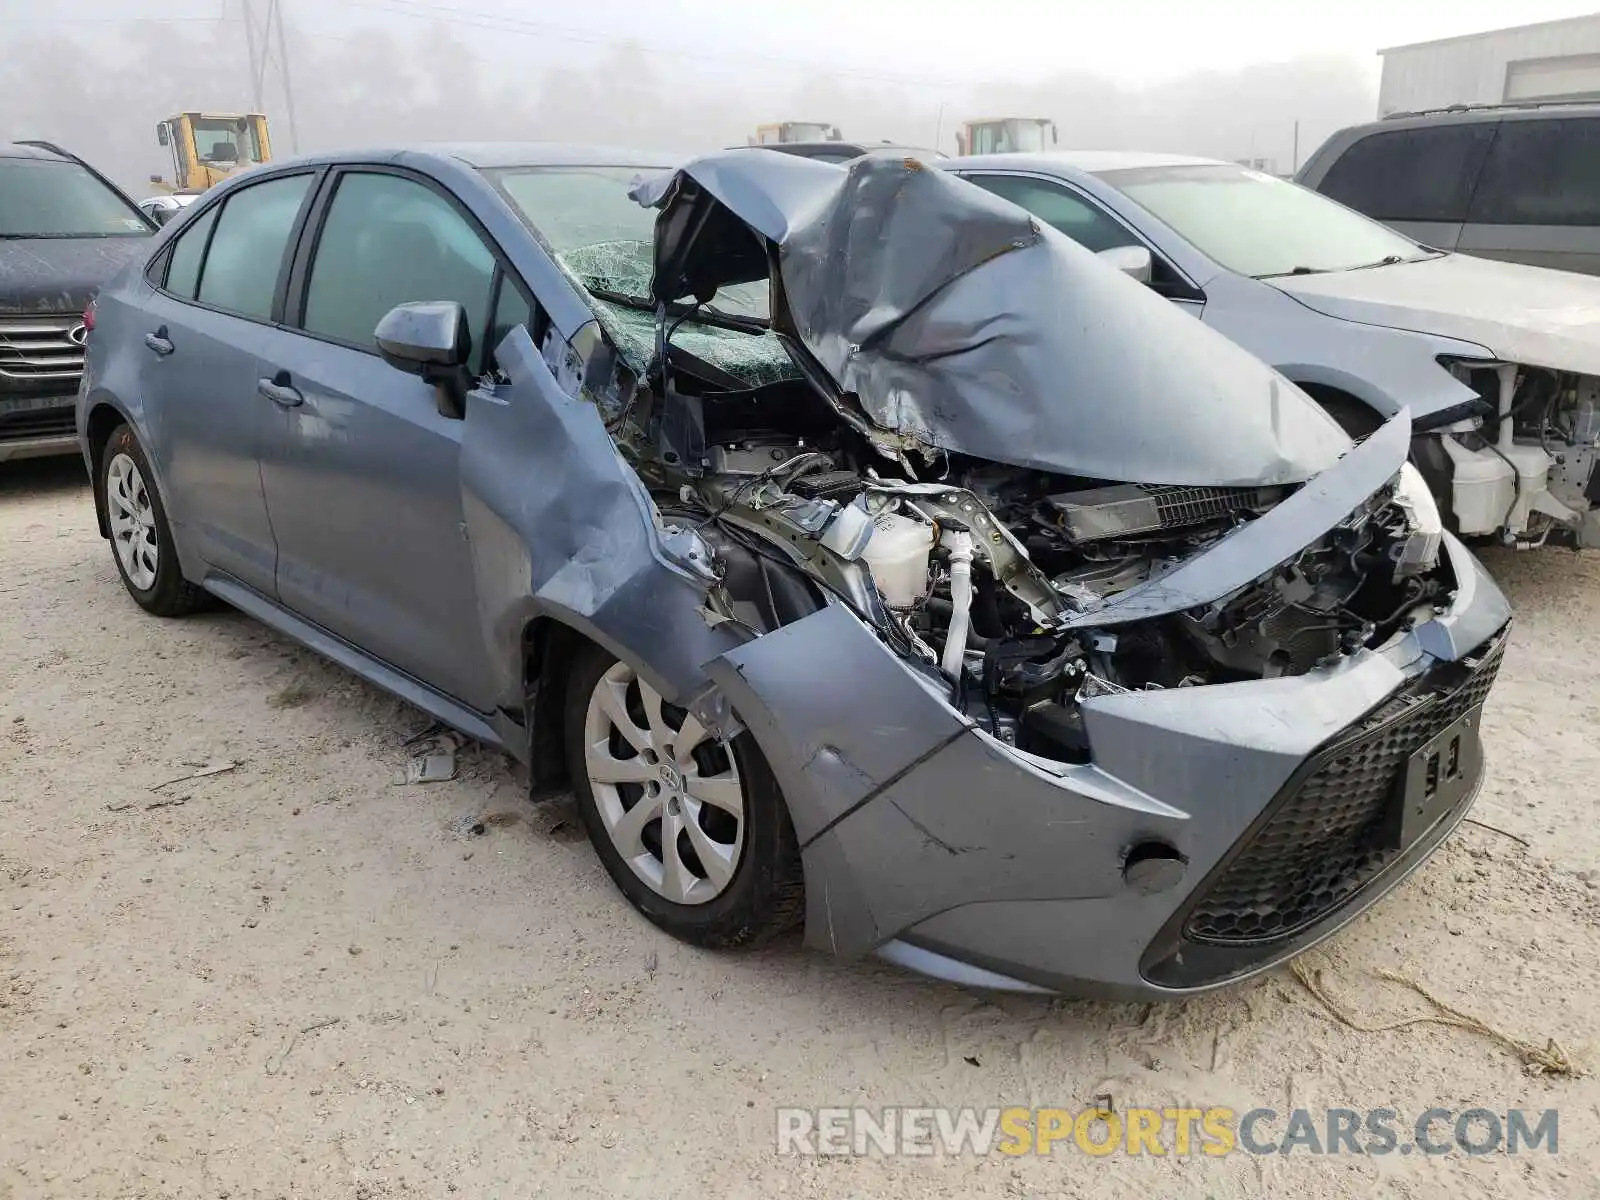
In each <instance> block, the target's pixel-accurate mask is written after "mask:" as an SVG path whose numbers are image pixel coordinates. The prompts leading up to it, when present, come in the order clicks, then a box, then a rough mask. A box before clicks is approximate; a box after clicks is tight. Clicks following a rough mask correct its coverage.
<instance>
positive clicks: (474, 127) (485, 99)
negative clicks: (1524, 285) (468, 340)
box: [0, 0, 1600, 189]
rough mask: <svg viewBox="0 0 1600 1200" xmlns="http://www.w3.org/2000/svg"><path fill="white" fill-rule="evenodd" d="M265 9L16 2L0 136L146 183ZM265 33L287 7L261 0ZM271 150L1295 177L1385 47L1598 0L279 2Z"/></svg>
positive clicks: (1356, 107) (6, 0) (1356, 116)
mask: <svg viewBox="0 0 1600 1200" xmlns="http://www.w3.org/2000/svg"><path fill="white" fill-rule="evenodd" d="M246 2H247V0H68V2H67V3H61V4H51V3H49V0H0V51H5V52H6V53H0V138H6V139H8V140H9V139H10V138H16V137H47V138H54V139H57V140H59V141H61V142H62V144H64V145H68V146H71V147H73V148H74V149H75V150H77V151H78V152H79V153H82V154H85V155H86V156H87V157H89V158H90V159H91V160H92V161H95V162H97V163H100V164H102V166H103V167H104V169H106V170H107V171H109V172H110V173H111V174H112V175H113V176H114V177H115V178H117V179H118V180H119V181H121V182H123V183H124V184H125V185H126V186H128V187H130V188H135V189H141V188H143V187H145V186H146V185H147V184H148V183H149V178H150V176H151V175H152V174H155V173H158V172H160V171H161V170H163V168H164V167H166V166H168V164H167V162H166V155H167V152H166V151H163V150H161V148H160V147H159V146H158V145H157V143H156V139H155V137H154V134H153V130H154V128H155V123H156V122H157V121H158V120H160V119H162V118H163V117H165V116H167V115H169V114H171V113H173V112H179V111H195V110H197V111H211V112H217V111H223V112H226V111H230V110H232V111H246V110H248V109H250V108H252V107H254V106H255V105H256V104H257V96H256V95H255V93H254V89H253V87H252V83H251V78H250V72H249V70H248V68H247V62H248V55H247V53H246V46H245V43H246V39H245V33H244V29H245V27H244V24H243V22H242V20H241V19H240V18H241V14H242V11H243V7H244V4H245V3H246ZM248 2H249V3H251V4H253V6H254V11H255V13H256V17H257V20H258V21H259V20H260V19H262V18H263V17H264V15H265V13H266V10H267V7H268V3H269V0H248ZM280 3H281V4H282V5H283V10H284V12H285V14H286V22H285V23H286V25H287V29H288V42H289V46H290V55H289V57H290V61H291V65H292V69H293V72H292V73H293V75H294V80H295V82H294V88H293V99H294V103H293V109H294V112H295V114H296V115H297V117H298V120H295V121H291V120H289V119H288V118H289V117H290V108H291V105H290V99H291V96H290V93H289V92H288V91H286V90H285V89H284V86H283V77H282V75H281V73H280V72H278V71H277V69H276V65H275V64H274V65H272V66H271V67H270V68H269V69H268V70H267V72H266V74H265V75H264V76H263V80H264V90H263V91H262V93H261V94H260V97H259V105H260V107H261V108H262V110H263V111H265V112H266V113H267V115H268V116H269V118H270V119H271V122H272V131H273V147H274V151H275V153H276V155H277V156H278V157H284V156H285V155H286V154H288V153H292V152H293V151H294V150H295V149H296V148H298V149H300V150H320V149H332V148H336V147H349V146H354V145H373V144H389V145H394V144H402V143H410V142H416V141H419V140H439V141H463V140H483V139H517V140H561V141H580V142H598V143H605V144H613V145H625V146H634V147H639V148H641V149H649V150H659V151H670V152H673V153H682V154H692V153H699V152H703V151H705V150H708V149H713V148H718V147H721V146H727V145H733V144H738V143H742V142H743V141H744V140H745V139H746V138H747V137H748V136H749V135H750V133H751V132H752V131H753V130H754V128H755V127H756V126H757V125H758V124H760V123H762V122H767V121H775V120H822V121H832V122H835V123H837V124H838V125H839V126H840V127H841V128H842V129H843V131H844V133H845V135H846V136H847V137H850V138H859V139H864V140H877V139H885V140H890V141H895V142H899V143H903V144H908V145H912V146H923V147H929V146H931V147H935V148H938V149H941V150H944V151H946V152H950V151H953V150H954V149H955V129H956V126H957V124H958V123H959V122H960V121H961V120H964V119H970V118H974V117H981V116H1005V115H1013V116H1022V115H1036V116H1043V117H1050V118H1053V119H1054V120H1055V121H1056V122H1057V124H1058V126H1059V128H1060V133H1061V145H1062V146H1063V147H1075V148H1081V149H1108V148H1109V149H1122V150H1162V151H1176V152H1181V153H1191V154H1202V155H1208V156H1212V157H1217V158H1227V159H1236V158H1249V159H1252V160H1255V159H1260V160H1261V161H1262V162H1263V163H1264V164H1265V165H1266V167H1267V169H1269V170H1275V171H1280V172H1285V173H1287V172H1290V171H1292V170H1293V169H1294V168H1295V167H1296V166H1297V165H1298V163H1300V162H1301V161H1303V159H1304V156H1305V155H1307V154H1309V153H1310V152H1311V150H1313V149H1314V148H1315V147H1316V146H1318V145H1319V144H1321V142H1322V140H1323V139H1324V138H1326V137H1327V136H1328V135H1329V134H1330V133H1332V132H1333V131H1334V130H1336V129H1339V128H1341V127H1343V126H1345V125H1350V124H1354V123H1358V122H1361V121H1367V120H1371V119H1373V118H1374V117H1376V116H1377V101H1378V76H1379V71H1380V62H1379V60H1378V58H1377V51H1378V50H1379V49H1381V48H1383V47H1387V46H1393V45H1400V44H1404V43H1406V42H1412V41H1422V40H1428V39H1432V38H1440V37H1450V36H1455V35H1459V34H1463V33H1473V32H1479V31H1484V30H1490V29H1496V28H1501V27H1504V26H1507V25H1511V24H1516V23H1527V22H1532V21H1538V20H1551V19H1555V18H1559V17H1569V16H1577V15H1580V14H1582V13H1584V12H1587V11H1592V10H1593V9H1594V8H1595V7H1596V6H1597V5H1600V0H1523V2H1522V3H1520V4H1513V3H1511V2H1510V0H1334V2H1332V3H1324V4H1307V3H1304V2H1303V0H1211V2H1210V3H1206V0H1096V2H1094V3H1086V2H1084V0H1053V2H1051V0H800V2H797V0H788V2H785V3H778V2H776V0H574V2H569V3H563V4H559V5H558V4H553V3H549V2H545V3H529V0H280Z"/></svg>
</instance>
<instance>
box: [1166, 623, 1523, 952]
mask: <svg viewBox="0 0 1600 1200" xmlns="http://www.w3.org/2000/svg"><path fill="white" fill-rule="evenodd" d="M1504 652H1505V635H1504V634H1503V633H1502V634H1501V635H1500V637H1499V638H1498V639H1497V640H1496V642H1495V643H1494V644H1493V645H1492V646H1490V647H1489V648H1487V649H1486V650H1485V651H1484V652H1483V653H1482V654H1481V655H1479V656H1478V657H1477V658H1476V659H1474V660H1470V661H1468V662H1463V663H1442V664H1439V665H1438V666H1436V667H1435V668H1434V669H1433V670H1432V671H1430V672H1429V673H1428V674H1427V675H1425V676H1423V678H1422V679H1421V680H1419V681H1417V683H1415V684H1413V685H1412V686H1410V687H1408V688H1406V689H1405V690H1403V691H1401V692H1399V693H1396V694H1395V695H1394V696H1391V697H1390V698H1389V699H1388V700H1387V701H1385V702H1384V703H1383V704H1381V705H1379V706H1378V708H1376V709H1375V710H1373V711H1372V712H1371V713H1368V714H1367V716H1365V717H1363V718H1362V719H1361V721H1359V722H1358V723H1357V724H1356V725H1355V726H1354V727H1353V728H1352V729H1350V730H1348V731H1346V732H1345V733H1343V734H1341V735H1340V736H1339V737H1338V738H1337V739H1336V740H1335V741H1334V742H1333V743H1332V744H1330V745H1328V746H1326V747H1324V748H1323V749H1322V750H1320V751H1318V752H1317V753H1316V754H1315V755H1313V756H1312V758H1311V759H1310V760H1309V761H1308V762H1307V763H1306V765H1305V766H1304V767H1302V768H1301V770H1300V771H1299V772H1298V773H1297V774H1296V776H1295V778H1294V779H1292V780H1291V781H1290V783H1289V785H1288V786H1287V787H1286V788H1285V789H1284V792H1283V794H1281V795H1280V796H1279V797H1278V798H1277V799H1276V800H1275V801H1274V803H1273V804H1272V806H1271V807H1270V808H1269V810H1268V814H1267V816H1266V818H1265V819H1264V821H1263V822H1262V823H1261V825H1260V826H1259V827H1258V828H1257V829H1256V831H1255V832H1254V833H1253V834H1250V835H1247V837H1246V842H1245V845H1244V848H1243V849H1242V850H1241V851H1240V852H1239V853H1238V854H1237V855H1236V856H1235V857H1234V859H1233V860H1232V861H1231V862H1230V863H1229V864H1228V865H1227V866H1226V867H1225V868H1224V869H1223V871H1222V873H1221V874H1220V876H1218V877H1217V879H1216V881H1215V883H1213V884H1211V885H1210V886H1209V887H1207V888H1206V889H1205V891H1204V892H1203V894H1202V895H1201V898H1200V899H1199V901H1198V902H1197V903H1196V904H1195V905H1194V907H1193V908H1192V909H1191V910H1190V912H1189V916H1188V919H1187V921H1186V922H1185V923H1184V936H1185V937H1187V938H1188V939H1189V940H1190V941H1196V942H1208V943H1213V944H1219V943H1220V944H1225V945H1248V944H1257V943H1261V942H1270V941H1276V940H1279V939H1282V938H1287V937H1290V936H1292V935H1294V934H1295V933H1298V932H1299V931H1300V930H1302V929H1305V928H1306V927H1307V926H1309V925H1312V924H1314V923H1315V922H1316V921H1318V920H1320V919H1321V918H1323V917H1325V916H1327V915H1328V914H1329V913H1331V912H1333V911H1334V910H1335V909H1336V908H1338V907H1339V906H1340V905H1342V904H1344V903H1345V902H1346V901H1348V900H1349V899H1350V898H1351V897H1353V896H1354V895H1355V894H1356V893H1357V892H1358V891H1360V890H1361V888H1363V887H1364V886H1366V884H1368V883H1369V882H1371V881H1372V880H1373V879H1374V878H1375V877H1376V876H1377V875H1379V874H1381V873H1382V871H1383V870H1384V869H1385V868H1386V867H1388V866H1389V865H1390V864H1391V863H1392V862H1394V861H1395V860H1396V859H1397V858H1399V857H1400V856H1401V855H1403V854H1404V853H1405V850H1406V848H1405V847H1403V846H1402V847H1394V846H1392V845H1388V844H1386V843H1387V841H1388V839H1387V838H1386V837H1385V830H1386V823H1387V822H1388V820H1389V817H1390V808H1391V804H1392V802H1393V800H1394V797H1395V795H1396V792H1397V791H1398V790H1399V789H1401V788H1402V787H1403V785H1404V778H1405V771H1406V764H1407V761H1408V760H1409V759H1410V757H1411V755H1412V753H1413V752H1415V751H1416V750H1418V749H1420V748H1421V747H1422V746H1423V745H1424V744H1425V743H1426V742H1427V741H1428V740H1429V739H1430V738H1433V737H1434V736H1436V735H1437V734H1439V733H1441V732H1442V731H1443V730H1445V729H1446V728H1447V727H1448V726H1450V725H1451V724H1452V723H1453V722H1455V721H1456V720H1458V719H1460V718H1461V717H1463V716H1465V715H1466V714H1467V713H1469V712H1471V711H1472V710H1473V709H1474V708H1477V707H1478V706H1479V705H1481V704H1482V703H1483V701H1484V699H1485V697H1487V696H1488V694H1489V688H1490V687H1491V686H1492V685H1493V684H1494V679H1495V675H1496V673H1497V672H1498V671H1499V669H1500V660H1501V657H1502V656H1503V654H1504ZM1468 794H1469V795H1470V793H1468Z"/></svg>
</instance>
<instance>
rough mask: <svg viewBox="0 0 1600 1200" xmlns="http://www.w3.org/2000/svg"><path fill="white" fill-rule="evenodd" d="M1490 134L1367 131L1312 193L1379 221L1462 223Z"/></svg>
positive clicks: (1469, 128) (1468, 127)
mask: <svg viewBox="0 0 1600 1200" xmlns="http://www.w3.org/2000/svg"><path fill="white" fill-rule="evenodd" d="M1494 130H1495V126H1494V124H1493V123H1491V122H1483V123H1480V124H1461V125H1435V126H1432V127H1429V128H1423V129H1394V130H1389V131H1386V132H1378V133H1369V134H1367V135H1366V136H1365V137H1363V138H1361V140H1360V141H1357V142H1355V143H1354V144H1352V145H1351V146H1350V147H1349V148H1348V149H1346V150H1345V152H1344V153H1343V154H1342V155H1340V156H1339V159H1338V161H1336V162H1335V163H1334V164H1333V166H1332V167H1331V168H1330V169H1329V171H1328V173H1327V175H1325V176H1324V177H1323V180H1322V182H1321V183H1320V184H1318V185H1317V191H1319V192H1321V193H1322V194H1323V195H1324V196H1327V197H1328V198H1329V199H1330V200H1337V201H1338V202H1339V203H1340V204H1345V205H1348V206H1349V207H1351V208H1353V209H1355V210H1356V211H1357V212H1360V213H1365V214H1366V215H1367V216H1369V217H1372V218H1374V219H1375V220H1379V221H1435V222H1441V223H1459V222H1461V221H1465V220H1466V219H1467V208H1468V205H1469V204H1470V203H1471V200H1472V191H1473V188H1474V186H1475V185H1476V184H1477V182H1478V174H1479V171H1480V170H1481V169H1482V167H1483V159H1484V153H1485V151H1486V150H1487V149H1488V146H1489V143H1490V142H1491V141H1492V140H1493V139H1494Z"/></svg>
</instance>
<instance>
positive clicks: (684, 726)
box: [583, 662, 745, 904]
mask: <svg viewBox="0 0 1600 1200" xmlns="http://www.w3.org/2000/svg"><path fill="white" fill-rule="evenodd" d="M583 746H584V770H585V771H586V772H587V774H588V776H589V783H590V789H591V791H592V793H593V795H594V801H595V809H596V810H597V812H598V813H599V816H600V822H601V824H602V825H603V826H604V827H605V831H606V833H607V835H608V836H609V837H610V839H611V843H612V845H613V846H614V847H615V848H616V851H617V853H618V854H619V855H620V856H621V858H622V860H623V862H625V863H627V864H628V868H629V869H630V870H631V871H632V872H633V873H634V874H635V875H637V876H638V877H639V878H640V879H641V880H643V881H644V883H645V884H646V885H647V886H648V887H649V888H650V889H651V890H652V891H654V892H656V893H657V894H658V895H660V896H662V897H664V898H666V899H667V900H670V901H672V902H673V903H675V904H705V903H707V902H708V901H711V900H714V899H716V898H717V897H718V896H720V895H721V894H722V893H723V892H724V891H725V890H727V887H728V885H729V883H731V882H732V880H733V876H734V872H735V871H736V870H737V869H738V866H739V855H740V852H741V851H742V850H743V848H744V830H745V795H744V781H743V780H742V779H741V778H740V776H739V767H738V763H737V762H736V761H735V760H734V757H733V754H732V752H731V751H730V749H729V748H728V746H727V744H726V743H724V742H721V741H718V740H717V739H716V738H714V737H712V736H711V734H710V733H709V732H708V731H707V730H706V729H705V727H704V726H702V725H701V724H700V722H699V721H698V720H696V719H695V717H694V716H692V715H691V714H690V713H688V712H687V711H686V710H684V709H681V708H678V707H677V706H676V705H671V704H667V703H666V702H664V701H663V700H662V698H661V696H660V694H659V693H657V692H656V690H655V689H654V688H652V687H651V686H650V685H649V684H648V683H646V682H645V681H644V680H642V679H640V678H639V676H638V673H637V672H635V671H634V669H633V668H632V667H630V666H629V665H628V664H627V663H623V662H618V663H615V664H613V665H612V666H611V668H610V669H609V670H607V671H606V673H605V674H604V675H602V676H601V677H600V681H599V683H597V684H596V685H595V689H594V691H593V693H592V694H591V695H590V697H589V704H588V709H587V711H586V713H585V716H584V738H583Z"/></svg>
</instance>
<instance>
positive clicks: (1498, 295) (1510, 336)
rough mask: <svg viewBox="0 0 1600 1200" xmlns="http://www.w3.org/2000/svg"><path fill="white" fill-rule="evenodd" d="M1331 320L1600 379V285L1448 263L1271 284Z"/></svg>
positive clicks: (1468, 259)
mask: <svg viewBox="0 0 1600 1200" xmlns="http://www.w3.org/2000/svg"><path fill="white" fill-rule="evenodd" d="M1267 282H1269V283H1271V284H1272V286H1273V287H1276V288H1277V289H1278V290H1279V291H1282V292H1286V293H1288V294H1289V295H1290V296H1293V297H1294V298H1295V299H1296V300H1298V301H1300V303H1302V304H1304V305H1305V306H1306V307H1308V308H1312V309H1315V310H1316V311H1317V312H1320V313H1324V314H1326V315H1327V316H1330V317H1340V318H1343V319H1344V320H1346V321H1360V322H1361V323H1362V324H1365V325H1384V326H1388V327H1390V328H1394V329H1411V330H1415V331H1417V332H1418V333H1431V334H1436V335H1438V336H1440V337H1449V338H1456V339H1459V340H1461V341H1465V342H1475V343H1477V344H1478V345H1480V346H1482V347H1484V348H1485V349H1486V350H1488V351H1489V353H1490V354H1492V355H1493V356H1495V357H1497V358H1501V359H1504V360H1506V361H1507V362H1515V363H1522V364H1525V365H1527V366H1531V367H1549V368H1551V369H1554V370H1557V371H1575V372H1577V373H1579V374H1582V375H1600V279H1596V278H1595V277H1594V276H1592V275H1575V274H1572V273H1570V272H1567V271H1551V270H1546V269H1545V268H1543V267H1529V266H1524V265H1523V264H1521V263H1508V262H1498V261H1495V260H1493V259H1488V258H1474V257H1472V256H1471V255H1470V254H1444V255H1441V256H1439V257H1438V258H1427V259H1423V260H1421V261H1420V262H1409V263H1395V264H1394V265H1392V266H1387V267H1367V268H1364V269H1362V270H1357V271H1331V272H1329V273H1327V274H1325V275H1293V276H1286V277H1284V278H1282V279H1272V280H1268V281H1267Z"/></svg>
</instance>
